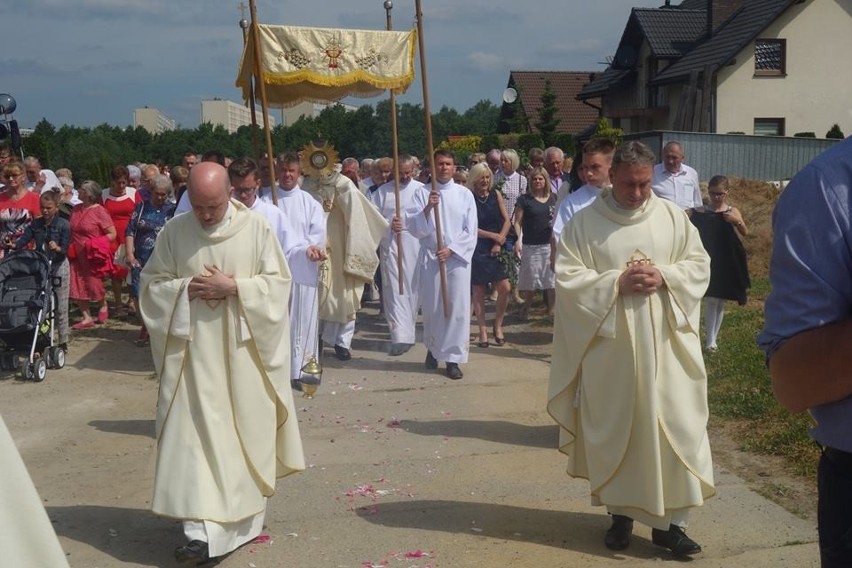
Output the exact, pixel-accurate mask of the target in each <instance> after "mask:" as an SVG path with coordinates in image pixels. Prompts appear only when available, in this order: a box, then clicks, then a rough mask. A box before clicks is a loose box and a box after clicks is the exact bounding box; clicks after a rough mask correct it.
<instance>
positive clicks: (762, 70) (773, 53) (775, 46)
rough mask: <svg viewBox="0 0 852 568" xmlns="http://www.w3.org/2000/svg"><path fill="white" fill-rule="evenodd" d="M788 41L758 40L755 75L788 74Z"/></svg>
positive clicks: (755, 46)
mask: <svg viewBox="0 0 852 568" xmlns="http://www.w3.org/2000/svg"><path fill="white" fill-rule="evenodd" d="M786 59H787V40H784V39H758V40H755V42H754V74H755V75H784V74H785V73H786V72H787V64H786V63H787V61H786Z"/></svg>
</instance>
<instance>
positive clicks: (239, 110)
mask: <svg viewBox="0 0 852 568" xmlns="http://www.w3.org/2000/svg"><path fill="white" fill-rule="evenodd" d="M255 108H256V109H257V112H258V114H260V108H259V107H255ZM267 114H268V113H267ZM257 121H258V123H259V124H260V126H263V119H262V118H261V117H260V116H258V117H257ZM201 122H202V123H205V122H209V123H210V124H212V125H214V126H215V125H221V126H222V127H223V128H225V130H227V131H228V132H230V133H234V132H236V131H237V129H238V128H239V127H240V126H247V125H250V124H251V110H249V108H248V107H246V106H245V105H242V104H239V103H235V102H234V101H228V100H224V99H211V100H203V101H201ZM274 126H275V118H274V117H273V116H272V115H269V127H270V128H272V127H274Z"/></svg>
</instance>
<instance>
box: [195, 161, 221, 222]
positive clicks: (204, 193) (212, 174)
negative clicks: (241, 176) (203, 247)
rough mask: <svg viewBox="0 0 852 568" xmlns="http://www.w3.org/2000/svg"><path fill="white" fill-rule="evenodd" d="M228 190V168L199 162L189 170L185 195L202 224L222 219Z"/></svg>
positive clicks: (212, 163) (213, 163) (214, 163)
mask: <svg viewBox="0 0 852 568" xmlns="http://www.w3.org/2000/svg"><path fill="white" fill-rule="evenodd" d="M230 190H231V182H230V180H229V179H228V170H226V169H225V168H224V167H222V166H220V165H219V164H217V163H216V162H201V163H199V164H196V165H195V167H193V168H192V169H191V170H190V172H189V183H188V186H187V195H189V202H190V203H191V204H192V212H193V214H194V215H195V217H196V219H198V221H199V222H200V223H201V224H202V225H203V226H205V227H208V226H212V225H215V224H216V223H218V222H220V221H221V220H222V218H223V217H224V216H225V212H226V211H227V210H228V199H229V197H230Z"/></svg>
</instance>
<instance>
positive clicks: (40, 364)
mask: <svg viewBox="0 0 852 568" xmlns="http://www.w3.org/2000/svg"><path fill="white" fill-rule="evenodd" d="M32 366H33V379H35V380H36V381H37V382H39V383H40V382H42V381H43V380H44V377H46V376H47V363H46V362H45V360H44V359H41V358H39V359H37V360H36V362H35V363H32Z"/></svg>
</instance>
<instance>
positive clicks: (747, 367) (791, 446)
mask: <svg viewBox="0 0 852 568" xmlns="http://www.w3.org/2000/svg"><path fill="white" fill-rule="evenodd" d="M768 293H769V282H768V279H767V278H765V277H763V278H755V279H754V282H753V283H752V289H751V299H750V300H749V302H748V304H746V305H745V306H736V305H735V304H733V303H732V302H729V303H728V306H727V310H726V313H725V319H724V322H723V324H722V329H721V331H720V333H719V350H718V351H717V352H716V353H708V354H706V356H705V362H706V365H707V377H708V387H707V388H708V400H709V405H710V415H711V420H714V421H717V420H721V421H724V422H725V423H726V426H728V427H729V428H728V429H729V430H730V431H732V432H733V435H734V436H735V438H736V439H737V441H738V442H739V443H740V444H741V447H742V449H743V450H745V451H748V452H754V453H759V454H768V455H775V456H780V457H782V458H784V460H785V462H786V463H787V464H789V471H790V473H795V474H798V475H806V476H813V475H814V474H815V472H816V464H817V461H818V459H819V449H818V448H817V447H816V445H815V444H814V442H813V440H811V438H810V437H809V436H808V428H809V427H810V426H811V425H812V423H813V422H812V420H811V418H810V415H808V414H807V413H802V414H795V415H794V414H790V413H789V412H788V411H787V410H785V409H784V408H782V407H781V406H780V405H779V404H778V403H777V402H776V401H775V398H774V397H773V395H772V385H771V382H770V379H769V372H768V371H767V369H766V365H765V364H764V358H763V353H762V352H761V351H760V350H759V349H758V348H757V344H756V343H755V337H756V336H757V334H758V333H759V332H760V330H761V329H762V327H763V301H764V299H765V298H766V295H767V294H768Z"/></svg>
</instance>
